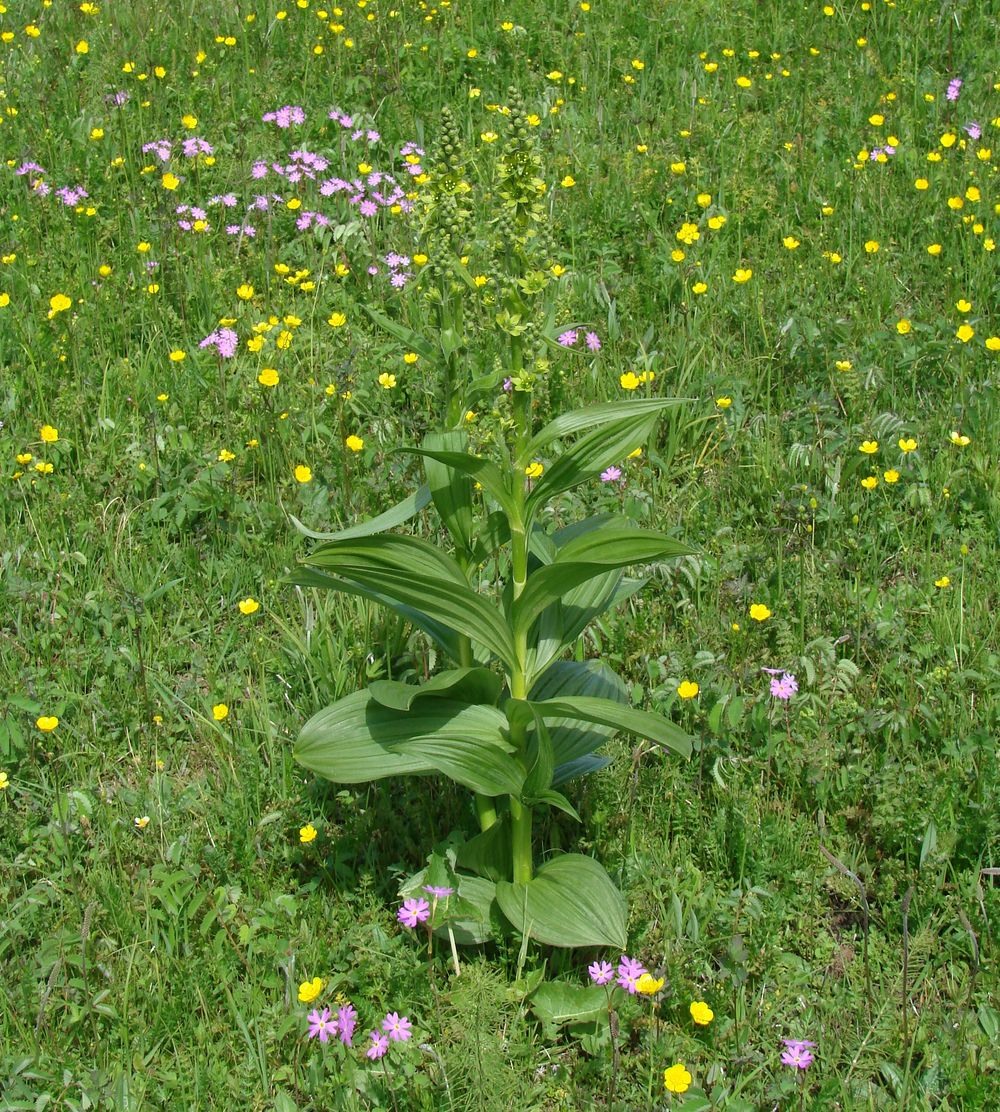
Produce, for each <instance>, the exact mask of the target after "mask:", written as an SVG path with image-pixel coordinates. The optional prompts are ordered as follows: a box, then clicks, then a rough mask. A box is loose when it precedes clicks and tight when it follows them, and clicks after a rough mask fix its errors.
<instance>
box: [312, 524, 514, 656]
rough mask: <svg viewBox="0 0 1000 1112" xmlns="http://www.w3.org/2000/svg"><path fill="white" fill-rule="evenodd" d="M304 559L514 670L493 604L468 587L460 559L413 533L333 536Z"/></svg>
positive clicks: (502, 624) (510, 644)
mask: <svg viewBox="0 0 1000 1112" xmlns="http://www.w3.org/2000/svg"><path fill="white" fill-rule="evenodd" d="M306 563H307V564H310V565H312V566H313V567H319V568H323V569H325V570H327V571H330V572H334V573H335V574H336V575H338V576H341V577H343V578H344V579H348V580H351V581H353V582H355V583H357V584H359V585H360V586H362V587H364V588H366V589H368V590H371V591H377V592H378V593H379V594H380V595H384V596H386V597H387V598H390V599H392V600H393V601H394V605H396V606H397V607H398V606H400V605H402V606H409V607H412V608H414V609H416V610H420V611H422V612H423V613H424V614H427V615H428V617H430V618H432V619H434V620H435V621H438V622H441V623H442V624H443V625H445V626H447V627H449V628H450V629H453V630H457V631H458V632H459V633H464V634H465V635H466V636H467V637H471V638H472V639H473V640H474V641H479V642H480V643H481V644H483V645H484V646H485V647H486V648H488V649H489V650H490V651H491V652H493V653H495V654H496V656H498V657H499V658H500V659H501V660H502V661H503V662H504V663H505V664H506V665H507V666H508V668H511V669H513V667H514V660H515V652H514V644H513V641H512V639H511V635H510V630H509V629H508V627H507V623H506V622H505V621H504V620H503V618H502V617H501V615H500V613H499V611H498V609H497V607H496V606H495V605H493V604H492V603H490V602H489V601H488V600H487V599H486V598H484V597H483V596H482V595H479V594H477V593H476V592H475V591H473V590H472V588H471V587H470V586H469V582H468V580H467V579H466V578H465V576H464V575H463V573H462V569H461V568H460V567H459V565H458V563H457V562H456V561H455V560H453V559H452V558H451V557H450V556H448V555H447V553H444V552H442V551H441V550H440V549H438V548H435V546H434V545H432V544H429V543H428V542H427V541H423V540H420V539H418V538H417V537H408V536H396V535H392V534H388V535H385V534H383V535H380V536H375V537H360V538H356V539H351V540H346V541H332V542H331V543H329V544H324V545H321V546H320V547H319V548H318V549H316V551H315V552H314V553H313V554H312V555H311V556H310V557H309V558H308V559H307V561H306Z"/></svg>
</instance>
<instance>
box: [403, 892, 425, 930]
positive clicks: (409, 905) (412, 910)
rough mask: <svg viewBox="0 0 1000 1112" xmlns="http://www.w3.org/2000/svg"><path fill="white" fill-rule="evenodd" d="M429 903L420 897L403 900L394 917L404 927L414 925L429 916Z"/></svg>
mask: <svg viewBox="0 0 1000 1112" xmlns="http://www.w3.org/2000/svg"><path fill="white" fill-rule="evenodd" d="M430 915H431V905H430V904H429V903H428V902H427V901H426V900H425V899H422V898H417V899H409V900H403V906H402V907H401V908H400V909H399V911H397V912H396V918H397V919H398V920H399V921H400V922H401V923H402V924H403V926H404V927H411V928H412V927H415V926H416V925H417V924H418V923H423V922H425V921H426V920H427V919H429V918H430Z"/></svg>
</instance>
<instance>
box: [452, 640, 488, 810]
mask: <svg viewBox="0 0 1000 1112" xmlns="http://www.w3.org/2000/svg"><path fill="white" fill-rule="evenodd" d="M474 662H475V661H474V658H473V656H472V640H471V638H469V637H467V636H466V635H465V634H459V638H458V663H459V664H460V665H461V666H462V667H463V668H471V667H472V665H473V664H474ZM476 815H477V816H478V818H479V829H480V830H489V828H490V827H491V826H492V825H493V824H494V823H495V822H496V821H497V804H496V800H495V799H494V798H493V797H492V796H491V795H481V794H480V793H479V792H476Z"/></svg>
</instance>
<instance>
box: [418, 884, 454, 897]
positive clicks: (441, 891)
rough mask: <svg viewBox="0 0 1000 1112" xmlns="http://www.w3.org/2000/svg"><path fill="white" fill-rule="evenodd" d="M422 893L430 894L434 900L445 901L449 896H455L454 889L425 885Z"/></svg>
mask: <svg viewBox="0 0 1000 1112" xmlns="http://www.w3.org/2000/svg"><path fill="white" fill-rule="evenodd" d="M424 891H425V892H430V894H431V895H432V896H433V897H434V899H436V900H446V899H447V898H448V897H449V896H454V895H455V889H454V888H442V887H439V886H438V885H436V884H425V885H424Z"/></svg>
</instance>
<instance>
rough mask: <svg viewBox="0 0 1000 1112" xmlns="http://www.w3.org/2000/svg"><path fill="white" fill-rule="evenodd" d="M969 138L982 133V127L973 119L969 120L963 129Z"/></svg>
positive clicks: (975, 137)
mask: <svg viewBox="0 0 1000 1112" xmlns="http://www.w3.org/2000/svg"><path fill="white" fill-rule="evenodd" d="M963 130H964V131H965V133H966V135H968V137H969V138H970V139H978V138H979V136H980V135H982V133H983V129H982V128H981V127H980V126H979V124H977V123H976V121H975V120H970V121H969V122H968V123H967V124H966V125H965V127H964V129H963Z"/></svg>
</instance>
